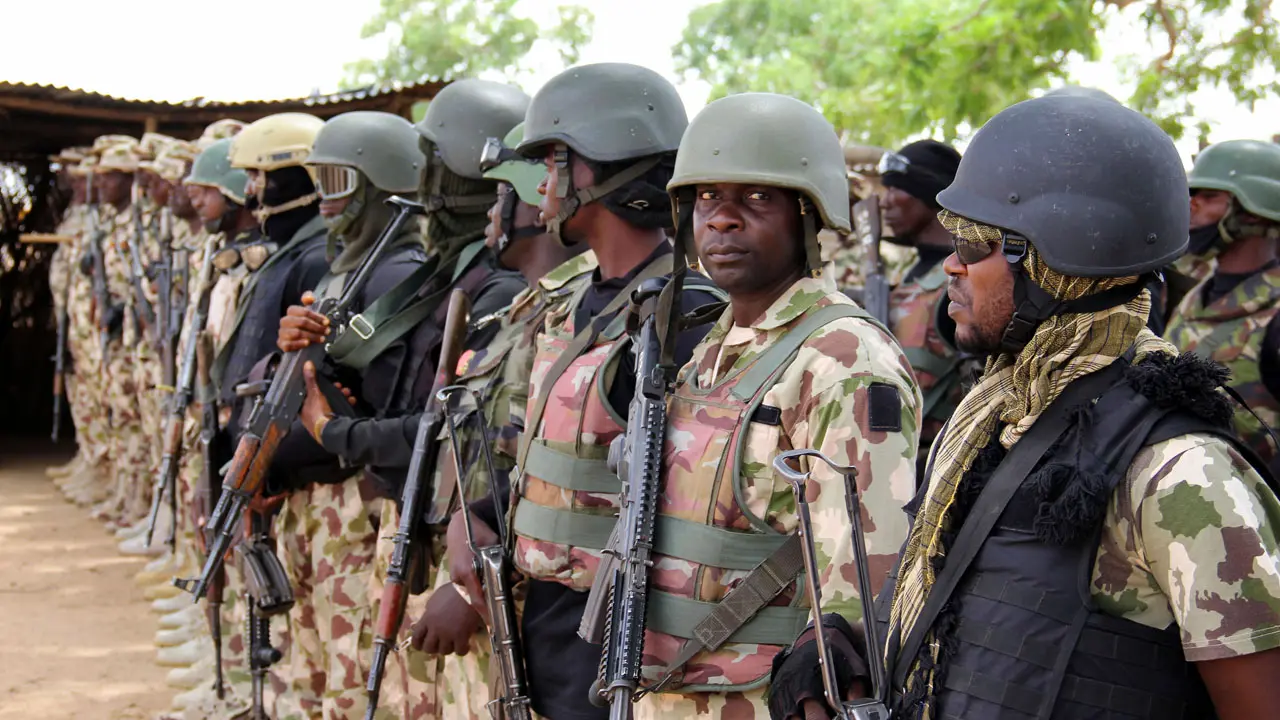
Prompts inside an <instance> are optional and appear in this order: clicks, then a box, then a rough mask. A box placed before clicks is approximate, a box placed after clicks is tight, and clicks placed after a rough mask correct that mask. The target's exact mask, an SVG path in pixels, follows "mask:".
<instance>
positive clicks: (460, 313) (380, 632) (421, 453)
mask: <svg viewBox="0 0 1280 720" xmlns="http://www.w3.org/2000/svg"><path fill="white" fill-rule="evenodd" d="M448 308H449V309H448V312H447V314H446V315H445V319H444V339H443V340H442V341H441V344H440V360H439V362H438V363H437V364H436V376H435V378H434V379H433V381H432V383H431V395H430V396H429V397H428V398H427V407H426V409H425V410H423V412H422V418H421V419H420V420H419V421H418V431H417V434H416V435H415V436H414V440H413V454H412V455H410V456H409V471H408V473H407V475H406V477H405V484H404V490H402V491H401V494H400V525H399V527H397V528H396V535H395V548H394V549H393V550H392V551H391V564H390V566H388V567H387V580H386V583H385V584H384V585H383V586H382V607H380V608H379V609H378V624H377V625H375V626H374V636H373V664H372V665H370V666H369V678H368V682H367V684H366V685H365V690H366V691H368V694H369V705H368V709H367V710H366V711H365V720H373V716H374V713H375V712H376V711H377V709H378V695H379V693H380V692H381V689H382V676H383V671H384V670H385V668H386V665H387V656H388V655H389V654H390V653H391V649H392V646H393V645H394V644H395V639H396V635H398V634H399V632H400V624H401V623H402V622H403V621H404V609H405V601H406V600H407V599H408V594H409V593H408V592H407V588H408V586H409V568H411V567H414V566H415V565H416V564H417V563H415V562H414V559H415V558H416V556H417V554H418V553H421V552H423V551H424V548H422V547H421V546H420V545H421V544H420V543H417V542H415V540H416V539H417V537H418V533H417V532H416V531H415V528H416V526H417V525H419V524H420V523H421V521H422V518H421V515H422V503H423V499H424V498H423V496H424V495H425V494H426V491H427V488H428V487H429V486H430V483H431V477H430V473H431V472H432V470H433V469H434V468H435V464H436V463H435V459H436V454H437V452H438V451H439V443H438V442H436V436H437V435H438V434H439V431H440V423H441V420H442V419H443V416H444V408H443V405H442V404H441V402H440V400H439V393H440V392H441V391H442V390H443V389H444V388H446V387H448V386H450V385H452V384H453V380H454V375H455V372H456V371H457V368H458V356H459V355H461V354H462V345H463V343H464V342H465V341H466V335H467V321H468V318H469V316H470V314H471V300H470V299H469V298H467V294H466V293H465V292H463V291H462V290H461V289H459V288H455V289H454V290H453V292H452V293H450V294H449V306H448Z"/></svg>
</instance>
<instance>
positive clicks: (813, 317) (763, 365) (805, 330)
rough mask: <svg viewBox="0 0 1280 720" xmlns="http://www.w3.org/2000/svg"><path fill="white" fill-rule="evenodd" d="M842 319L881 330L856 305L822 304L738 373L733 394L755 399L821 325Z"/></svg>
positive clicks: (866, 313) (745, 398) (745, 399)
mask: <svg viewBox="0 0 1280 720" xmlns="http://www.w3.org/2000/svg"><path fill="white" fill-rule="evenodd" d="M843 318H861V319H863V320H867V321H870V322H872V323H874V324H875V325H877V326H879V327H883V326H882V325H880V323H879V322H877V321H876V319H875V318H873V317H871V315H870V313H868V312H867V311H866V310H863V309H862V308H860V307H858V306H857V305H845V304H844V303H838V304H835V305H826V306H824V307H820V308H818V309H816V310H814V311H813V312H810V313H807V314H806V315H805V316H804V319H802V320H801V321H800V322H799V323H798V324H797V325H796V326H795V327H793V328H791V329H790V330H788V331H787V334H785V335H783V336H782V337H780V338H778V340H777V342H775V343H774V344H773V345H770V346H769V349H768V350H765V351H764V354H763V355H761V356H760V357H759V358H757V359H756V361H755V362H753V363H752V364H751V367H750V368H748V369H747V371H746V372H744V373H743V374H742V377H741V379H739V380H738V382H737V383H735V384H734V387H733V395H734V396H735V397H737V398H738V399H739V400H742V401H744V402H745V401H748V400H751V399H752V398H754V397H756V395H758V394H759V393H760V390H761V389H763V388H764V386H765V383H767V382H768V381H769V380H770V379H771V378H772V377H773V376H774V375H775V374H776V373H777V371H778V370H779V369H781V368H783V367H785V366H786V365H790V364H791V363H790V360H791V357H792V356H793V355H795V353H796V352H797V351H798V350H799V349H800V346H801V345H803V344H804V343H805V341H806V340H808V339H809V336H810V335H813V334H814V333H815V332H817V331H818V330H819V329H821V328H823V327H824V326H826V325H828V324H830V323H833V322H835V321H836V320H840V319H843Z"/></svg>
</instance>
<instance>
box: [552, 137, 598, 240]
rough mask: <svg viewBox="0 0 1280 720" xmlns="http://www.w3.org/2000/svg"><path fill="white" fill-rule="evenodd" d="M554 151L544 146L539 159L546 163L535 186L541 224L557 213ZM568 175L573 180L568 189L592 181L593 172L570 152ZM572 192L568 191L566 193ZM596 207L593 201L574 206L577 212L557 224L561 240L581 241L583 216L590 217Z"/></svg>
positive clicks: (574, 189) (559, 200)
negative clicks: (565, 220)
mask: <svg viewBox="0 0 1280 720" xmlns="http://www.w3.org/2000/svg"><path fill="white" fill-rule="evenodd" d="M555 153H556V151H555V147H549V148H547V155H546V157H545V158H543V163H544V164H545V165H546V166H547V175H546V177H544V178H542V184H540V185H538V192H539V193H542V204H541V205H539V209H541V211H542V219H541V223H542V224H543V225H545V224H546V221H547V220H548V219H550V218H553V217H555V216H556V215H557V214H558V213H559V212H560V203H561V202H563V201H562V200H561V199H560V198H559V197H557V195H556V193H557V192H558V191H559V189H560V174H559V172H558V171H557V168H556V160H555ZM569 175H570V177H571V178H572V180H573V187H572V188H570V190H571V191H577V190H581V189H583V188H587V187H591V186H592V185H594V184H595V182H596V178H595V173H593V172H591V167H590V166H589V165H587V164H586V163H585V162H583V161H582V158H580V157H578V156H577V155H576V154H574V153H573V152H570V153H569ZM572 194H573V193H572V192H570V195H572ZM599 207H600V206H599V205H598V204H597V203H590V204H587V205H583V206H582V207H580V208H578V212H576V213H574V215H573V217H571V218H569V220H568V221H567V222H565V223H564V224H563V225H562V226H561V227H560V235H561V237H562V238H563V239H564V240H565V242H568V243H577V242H582V240H583V239H584V238H583V237H582V231H581V228H582V227H584V226H585V225H587V223H586V222H584V221H583V219H584V218H586V217H590V215H591V214H592V213H593V212H595V211H596V210H597V208H599Z"/></svg>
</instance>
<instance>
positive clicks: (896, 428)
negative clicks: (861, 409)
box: [867, 383, 902, 432]
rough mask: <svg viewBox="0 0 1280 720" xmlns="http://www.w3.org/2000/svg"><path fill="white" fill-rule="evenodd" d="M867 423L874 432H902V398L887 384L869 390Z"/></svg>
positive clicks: (876, 384)
mask: <svg viewBox="0 0 1280 720" xmlns="http://www.w3.org/2000/svg"><path fill="white" fill-rule="evenodd" d="M867 422H868V423H869V424H870V426H871V429H872V430H879V431H881V432H902V396H901V395H900V394H899V393H898V388H896V387H894V386H893V385H889V384H887V383H871V385H870V386H869V387H868V388H867Z"/></svg>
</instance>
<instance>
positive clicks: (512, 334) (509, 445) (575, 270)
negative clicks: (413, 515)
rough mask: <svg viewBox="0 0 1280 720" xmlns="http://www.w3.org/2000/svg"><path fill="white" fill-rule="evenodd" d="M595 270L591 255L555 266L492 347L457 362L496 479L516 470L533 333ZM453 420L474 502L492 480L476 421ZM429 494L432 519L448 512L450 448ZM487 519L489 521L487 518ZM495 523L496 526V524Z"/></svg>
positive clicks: (452, 487) (504, 322)
mask: <svg viewBox="0 0 1280 720" xmlns="http://www.w3.org/2000/svg"><path fill="white" fill-rule="evenodd" d="M595 268H596V258H595V255H594V254H593V253H591V252H589V251H588V252H586V253H583V254H582V255H578V256H576V257H574V258H572V259H570V260H567V261H565V262H564V263H561V264H560V265H558V266H556V267H555V268H554V269H552V270H551V271H550V272H548V273H547V274H546V275H544V276H543V277H542V278H540V279H539V280H538V284H537V285H536V286H534V287H530V288H525V289H524V290H522V291H520V293H519V294H518V295H516V296H515V298H514V299H513V300H512V301H511V307H509V308H507V309H506V311H505V313H504V314H503V316H502V317H501V318H498V319H497V321H498V322H500V323H501V326H500V328H499V330H498V333H497V335H496V336H495V337H494V339H493V341H492V342H490V343H489V344H488V345H487V346H485V347H484V348H481V349H479V350H467V351H466V352H464V353H463V354H462V356H461V357H460V358H458V375H457V377H458V380H457V384H459V385H465V386H467V387H468V388H470V389H471V390H472V391H473V392H475V393H476V394H477V395H478V396H479V397H480V402H481V403H482V404H483V407H482V410H483V411H484V418H485V422H486V424H487V426H488V428H489V436H490V439H491V440H492V442H493V450H494V453H493V462H494V470H495V471H497V472H499V473H503V474H505V473H508V472H510V470H511V468H512V467H513V466H514V465H515V456H516V443H517V441H518V439H519V436H520V431H521V430H522V429H523V428H524V414H525V405H526V404H527V403H528V401H529V377H530V375H532V374H533V357H534V354H535V352H536V350H537V347H536V345H535V339H536V337H537V333H538V331H539V330H540V329H541V328H542V324H543V322H544V320H545V319H546V316H547V313H548V312H550V311H551V310H552V309H553V308H559V307H561V306H562V305H563V304H564V303H567V302H568V301H569V300H570V298H571V297H572V296H573V294H574V293H575V292H577V291H578V290H580V289H581V288H582V286H583V285H585V284H586V283H588V282H590V281H591V271H593V270H595ZM479 320H481V321H482V322H483V321H484V320H485V319H484V318H479ZM459 409H460V410H462V411H467V410H472V409H474V408H473V406H472V404H471V403H470V402H469V401H463V403H462V404H461V405H460V406H459ZM455 420H456V422H457V423H458V434H459V435H460V437H461V438H462V439H463V448H462V452H461V453H460V455H461V456H462V461H463V463H464V467H466V468H467V477H466V478H464V484H465V483H468V482H469V483H470V485H469V487H468V489H467V500H476V499H479V498H480V497H482V496H484V495H485V493H487V492H488V491H489V486H490V482H491V479H490V478H489V476H488V473H487V471H486V468H485V465H484V462H483V458H482V457H481V454H480V453H481V445H480V443H479V435H478V433H477V432H476V430H475V425H474V422H475V420H474V418H471V417H470V416H469V413H468V417H467V419H466V420H465V421H464V420H463V418H462V417H461V416H458V417H456V418H455ZM440 440H441V441H442V442H445V443H447V441H448V429H447V427H442V428H441V434H440ZM433 488H435V493H434V497H433V500H432V506H433V507H432V513H431V514H432V515H435V516H443V514H444V513H445V512H446V508H449V509H451V508H452V506H453V504H454V502H455V498H456V495H457V481H456V479H455V472H454V461H453V455H452V450H451V449H450V448H449V447H448V445H443V444H442V445H441V453H440V455H439V456H438V460H437V462H436V470H435V480H434V484H433ZM482 509H485V508H482ZM486 519H487V520H488V519H489V518H488V517H487V514H486ZM493 522H494V523H495V524H496V522H497V521H496V518H494V519H493Z"/></svg>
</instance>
